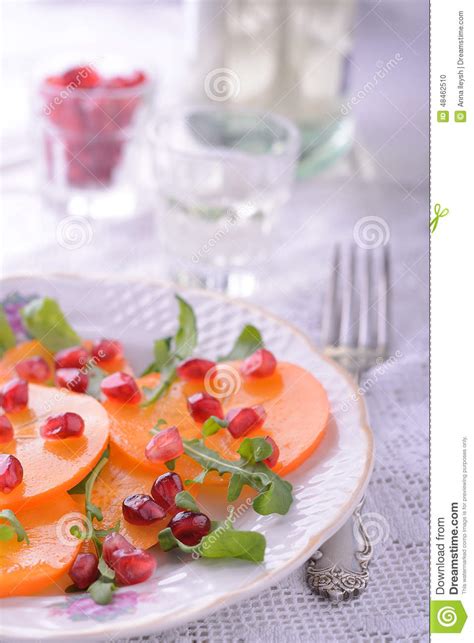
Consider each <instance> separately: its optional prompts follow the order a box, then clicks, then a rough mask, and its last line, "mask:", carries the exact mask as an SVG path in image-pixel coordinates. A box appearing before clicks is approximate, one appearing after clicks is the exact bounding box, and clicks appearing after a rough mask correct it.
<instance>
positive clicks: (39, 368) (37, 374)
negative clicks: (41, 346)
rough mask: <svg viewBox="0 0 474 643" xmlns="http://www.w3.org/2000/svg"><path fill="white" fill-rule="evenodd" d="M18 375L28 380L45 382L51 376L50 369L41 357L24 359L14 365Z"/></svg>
mask: <svg viewBox="0 0 474 643" xmlns="http://www.w3.org/2000/svg"><path fill="white" fill-rule="evenodd" d="M15 370H16V372H17V373H18V375H19V376H20V377H21V378H23V379H24V380H27V381H28V382H37V383H41V382H46V380H49V378H50V377H51V369H50V368H49V364H48V362H47V361H46V360H45V359H44V358H43V357H31V358H30V359H24V360H23V361H21V362H18V364H17V365H16V366H15Z"/></svg>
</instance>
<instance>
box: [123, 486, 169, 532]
mask: <svg viewBox="0 0 474 643" xmlns="http://www.w3.org/2000/svg"><path fill="white" fill-rule="evenodd" d="M122 513H123V517H124V518H125V520H126V521H127V522H130V523H131V524H132V525H151V524H152V523H153V522H156V521H157V520H161V518H164V517H165V516H166V511H164V509H162V508H161V507H160V506H159V505H157V504H156V502H155V501H154V500H153V498H151V497H150V496H147V495H145V494H144V493H136V494H135V495H133V496H127V497H126V498H125V500H124V501H123V502H122Z"/></svg>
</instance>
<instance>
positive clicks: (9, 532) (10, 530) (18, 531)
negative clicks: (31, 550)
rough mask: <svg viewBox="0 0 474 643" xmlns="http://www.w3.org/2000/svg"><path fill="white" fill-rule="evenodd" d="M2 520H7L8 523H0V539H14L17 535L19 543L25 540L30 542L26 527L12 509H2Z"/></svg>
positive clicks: (0, 518)
mask: <svg viewBox="0 0 474 643" xmlns="http://www.w3.org/2000/svg"><path fill="white" fill-rule="evenodd" d="M0 520H5V521H6V522H7V523H8V524H5V523H3V524H0V541H1V540H3V541H6V540H12V538H14V536H15V535H16V539H17V541H18V542H19V543H21V542H23V541H25V543H26V544H27V545H29V544H30V540H29V538H28V534H27V533H26V531H25V528H24V527H23V525H22V524H21V522H20V521H19V520H18V518H17V517H16V515H15V513H14V512H13V511H12V510H11V509H2V511H0Z"/></svg>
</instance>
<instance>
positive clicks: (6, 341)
mask: <svg viewBox="0 0 474 643" xmlns="http://www.w3.org/2000/svg"><path fill="white" fill-rule="evenodd" d="M15 344H16V337H15V333H14V332H13V330H12V328H11V326H10V324H9V322H8V319H7V316H6V315H5V311H4V309H3V306H1V305H0V357H1V356H2V355H3V353H4V352H5V351H6V350H8V349H9V348H12V347H13V346H15Z"/></svg>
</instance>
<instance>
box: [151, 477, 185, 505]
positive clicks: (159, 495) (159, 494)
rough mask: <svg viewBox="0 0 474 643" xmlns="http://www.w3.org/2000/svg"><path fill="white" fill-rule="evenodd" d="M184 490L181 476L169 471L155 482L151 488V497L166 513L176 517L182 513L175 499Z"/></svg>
mask: <svg viewBox="0 0 474 643" xmlns="http://www.w3.org/2000/svg"><path fill="white" fill-rule="evenodd" d="M182 490H183V483H182V482H181V478H180V477H179V475H178V474H177V473H172V472H171V471H169V472H168V473H164V474H163V475H162V476H159V477H158V478H157V479H156V480H155V482H154V483H153V486H152V488H151V495H152V496H153V498H154V500H155V502H156V503H157V504H158V505H160V507H161V508H162V509H164V511H166V513H168V514H171V515H174V514H176V513H178V512H180V511H181V509H178V507H177V506H176V505H175V502H174V499H175V497H176V494H177V493H179V492H180V491H182Z"/></svg>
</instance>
